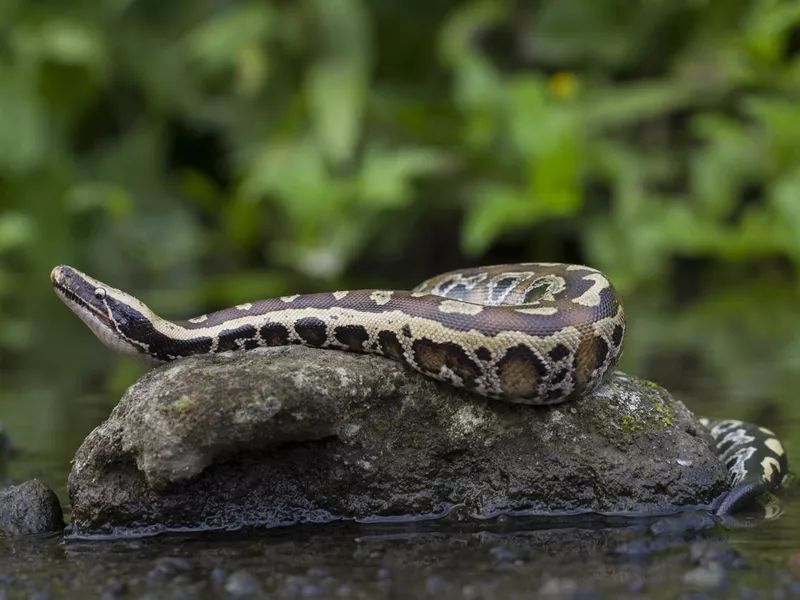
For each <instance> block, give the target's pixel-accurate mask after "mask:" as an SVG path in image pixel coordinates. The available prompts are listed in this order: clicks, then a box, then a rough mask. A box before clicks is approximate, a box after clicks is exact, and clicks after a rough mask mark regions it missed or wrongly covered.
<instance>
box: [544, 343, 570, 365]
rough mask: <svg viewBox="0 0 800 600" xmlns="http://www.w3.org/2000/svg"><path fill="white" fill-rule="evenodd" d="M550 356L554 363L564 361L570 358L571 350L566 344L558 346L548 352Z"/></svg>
mask: <svg viewBox="0 0 800 600" xmlns="http://www.w3.org/2000/svg"><path fill="white" fill-rule="evenodd" d="M548 356H549V357H550V360H552V361H553V362H559V361H562V360H564V359H565V358H566V357H568V356H569V348H567V347H566V346H565V345H564V344H557V345H555V346H553V348H552V349H551V350H550V352H548Z"/></svg>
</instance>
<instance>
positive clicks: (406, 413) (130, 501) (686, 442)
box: [69, 347, 727, 534]
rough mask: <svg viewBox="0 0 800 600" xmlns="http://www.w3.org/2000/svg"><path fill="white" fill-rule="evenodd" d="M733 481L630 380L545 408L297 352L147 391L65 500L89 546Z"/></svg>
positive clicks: (625, 498) (522, 509) (237, 356)
mask: <svg viewBox="0 0 800 600" xmlns="http://www.w3.org/2000/svg"><path fill="white" fill-rule="evenodd" d="M726 477H727V474H726V471H725V468H724V466H723V465H722V464H721V463H720V461H719V460H718V459H717V457H716V455H715V453H714V451H713V450H712V448H711V445H710V438H709V436H708V434H707V433H706V431H705V429H704V428H703V427H702V426H700V425H699V423H698V422H697V420H696V419H695V417H694V415H692V413H691V412H690V411H688V410H687V409H686V407H685V406H684V405H683V404H682V403H681V402H679V401H677V400H675V399H674V398H672V396H670V394H669V393H667V392H666V391H665V390H664V389H662V388H660V387H658V386H655V385H654V384H652V383H649V382H646V381H642V380H640V379H636V378H634V377H631V376H628V375H625V374H622V373H617V374H615V375H614V376H613V377H612V379H611V380H610V381H609V382H608V384H606V385H604V386H603V387H602V388H601V389H599V390H598V391H597V392H595V393H594V394H592V395H590V396H588V397H586V398H583V399H581V400H578V401H574V402H569V403H564V404H560V405H556V406H552V407H532V406H520V405H512V404H506V403H502V402H499V401H496V400H487V399H484V398H481V397H478V396H474V395H471V394H468V393H466V392H461V391H458V390H454V389H453V388H451V387H449V386H446V385H444V384H440V383H437V382H434V381H432V380H430V379H428V378H426V377H424V376H422V375H419V374H417V373H416V372H412V371H411V370H409V369H407V368H406V367H404V366H402V365H401V364H398V363H395V362H392V361H389V360H386V359H383V358H380V357H375V356H364V355H355V354H347V353H343V352H333V351H320V350H314V349H308V348H303V347H284V348H263V349H257V350H253V351H250V352H246V353H228V354H221V355H215V356H202V357H195V358H190V359H185V360H182V361H179V362H175V363H170V364H168V365H165V366H162V367H160V368H158V369H155V370H153V371H151V372H150V373H148V374H146V375H145V376H144V377H142V378H141V379H140V380H139V381H138V382H137V383H135V384H134V385H133V386H131V388H129V389H128V391H127V392H126V393H125V395H124V397H123V398H122V400H121V402H120V403H119V405H118V406H117V407H116V408H115V409H114V411H113V412H112V414H111V416H110V417H109V418H108V420H107V421H106V422H105V423H103V424H102V425H100V426H99V427H98V428H96V429H95V430H94V431H93V432H92V433H91V434H90V435H89V437H88V438H87V439H86V440H85V441H84V443H83V445H82V446H81V448H80V449H79V450H78V453H77V455H76V457H75V461H74V466H73V470H72V473H71V474H70V479H69V494H70V499H71V503H72V514H73V527H74V528H75V530H76V531H77V532H79V533H82V534H90V533H107V532H109V531H118V532H122V531H126V532H146V531H157V530H162V529H186V528H234V527H239V526H243V525H265V526H275V525H286V524H294V523H301V522H320V521H330V520H335V519H358V520H373V519H383V518H398V517H401V518H413V517H424V516H431V515H438V514H443V513H446V512H447V511H450V510H452V509H458V513H459V514H461V515H468V516H471V517H475V518H487V517H492V516H495V515H498V514H509V513H511V514H514V513H557V512H564V511H568V512H571V511H597V512H606V513H618V512H637V513H644V512H664V511H671V510H676V509H679V508H681V507H687V506H704V505H708V504H710V503H711V502H712V501H713V500H714V499H715V498H716V497H717V496H719V495H720V494H721V493H723V492H724V491H725V490H726Z"/></svg>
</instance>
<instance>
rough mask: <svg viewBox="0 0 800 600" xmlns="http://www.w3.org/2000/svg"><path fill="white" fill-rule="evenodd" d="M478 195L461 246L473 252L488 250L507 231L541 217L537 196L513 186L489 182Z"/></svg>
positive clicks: (463, 228) (463, 233) (468, 252)
mask: <svg viewBox="0 0 800 600" xmlns="http://www.w3.org/2000/svg"><path fill="white" fill-rule="evenodd" d="M474 196H475V197H474V201H473V202H472V204H471V205H470V208H469V210H468V212H467V215H466V218H465V220H464V224H463V226H462V229H461V247H462V248H463V250H464V252H466V253H467V254H469V255H471V256H476V255H478V254H480V253H482V252H485V251H486V249H487V248H489V246H491V244H492V243H493V242H494V241H495V240H497V239H498V238H499V237H500V236H502V235H503V234H505V233H507V232H509V231H511V230H513V229H518V228H523V227H524V226H526V225H530V224H531V223H534V222H536V221H537V220H538V219H539V217H540V215H539V214H538V212H537V210H536V203H535V201H534V199H533V198H531V197H529V196H526V195H524V194H523V193H522V192H521V191H520V190H519V189H517V188H515V187H512V186H508V185H505V184H500V183H491V184H485V185H483V186H480V187H479V188H478V189H476V190H475V194H474Z"/></svg>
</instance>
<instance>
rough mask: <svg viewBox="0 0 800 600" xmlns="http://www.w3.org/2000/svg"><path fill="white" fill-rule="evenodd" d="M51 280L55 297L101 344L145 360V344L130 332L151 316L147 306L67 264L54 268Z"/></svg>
mask: <svg viewBox="0 0 800 600" xmlns="http://www.w3.org/2000/svg"><path fill="white" fill-rule="evenodd" d="M50 280H51V281H52V282H53V288H54V289H55V292H56V294H57V295H58V297H59V298H61V300H62V301H63V302H64V304H66V305H67V306H68V307H69V308H70V309H71V310H72V312H74V313H75V314H76V315H77V316H78V318H80V320H81V321H83V322H84V323H85V324H86V325H87V326H88V327H89V329H91V330H92V332H93V333H94V334H95V336H97V338H98V339H99V340H100V341H101V342H103V344H105V345H106V346H108V347H109V348H111V349H112V350H116V351H117V352H121V353H122V354H126V355H128V356H135V357H137V358H140V359H141V358H145V359H146V356H143V354H144V353H146V351H147V348H146V344H142V342H140V341H136V340H134V339H132V336H130V335H129V331H130V328H131V327H132V326H134V325H135V324H136V323H139V322H142V321H146V320H147V319H148V316H150V315H151V311H150V309H149V308H148V307H147V306H146V305H144V304H143V303H142V302H140V301H139V300H137V299H136V298H134V297H133V296H130V295H129V294H126V293H125V292H123V291H120V290H118V289H115V288H112V287H110V286H107V285H106V284H104V283H103V282H101V281H98V280H97V279H94V278H92V277H89V276H88V275H86V274H85V273H81V272H80V271H78V270H77V269H74V268H72V267H69V266H67V265H59V266H57V267H56V268H54V269H53V270H52V272H51V273H50Z"/></svg>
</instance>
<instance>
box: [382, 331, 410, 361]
mask: <svg viewBox="0 0 800 600" xmlns="http://www.w3.org/2000/svg"><path fill="white" fill-rule="evenodd" d="M378 344H379V345H380V351H381V354H383V355H384V356H388V357H389V358H393V359H395V360H404V359H405V352H404V351H403V345H402V344H401V343H400V340H398V339H397V336H396V335H395V334H394V333H392V332H391V331H386V330H384V331H381V332H380V333H379V334H378Z"/></svg>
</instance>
